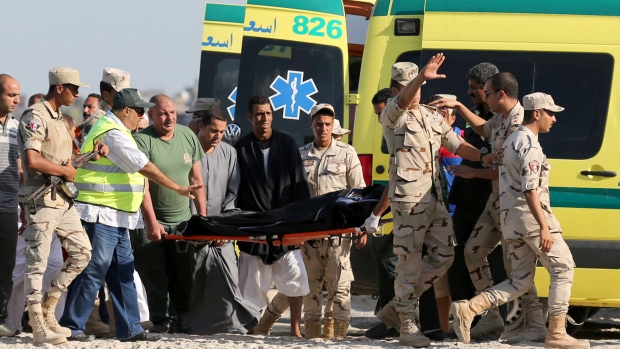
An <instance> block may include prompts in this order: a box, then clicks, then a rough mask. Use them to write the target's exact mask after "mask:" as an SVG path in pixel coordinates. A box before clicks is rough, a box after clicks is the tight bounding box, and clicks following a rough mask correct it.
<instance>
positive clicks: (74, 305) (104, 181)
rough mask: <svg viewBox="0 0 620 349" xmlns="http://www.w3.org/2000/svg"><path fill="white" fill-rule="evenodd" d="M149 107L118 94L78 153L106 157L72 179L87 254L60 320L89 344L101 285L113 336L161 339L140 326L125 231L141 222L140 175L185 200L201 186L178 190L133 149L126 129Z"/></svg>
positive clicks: (134, 94) (131, 94) (128, 93)
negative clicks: (98, 148) (104, 150)
mask: <svg viewBox="0 0 620 349" xmlns="http://www.w3.org/2000/svg"><path fill="white" fill-rule="evenodd" d="M152 106H153V104H152V103H147V102H145V101H144V100H142V97H141V96H140V93H139V92H138V90H136V89H133V88H126V89H123V90H121V91H120V92H119V93H118V94H117V95H116V96H115V97H114V106H113V107H112V109H111V110H108V111H107V113H106V115H105V116H103V117H101V118H100V119H99V120H98V121H97V122H96V123H95V124H94V125H93V128H92V129H91V131H90V132H89V134H88V136H87V137H86V139H85V140H84V144H83V145H82V152H89V151H91V150H92V149H93V147H94V145H95V143H96V142H98V141H101V142H102V143H103V144H104V145H107V146H108V147H109V148H110V151H109V154H108V156H107V157H104V158H101V159H100V160H97V161H94V162H91V163H89V164H87V165H86V166H84V167H83V168H80V169H79V170H78V173H77V176H76V178H75V186H76V187H77V188H78V189H79V190H80V194H79V196H78V197H77V199H76V203H75V207H76V209H77V211H78V213H79V215H80V219H81V220H82V224H83V225H84V228H85V230H86V232H87V233H88V235H89V238H90V241H91V244H92V246H93V250H92V259H91V261H90V263H89V264H88V266H87V267H86V269H85V270H84V272H83V273H82V274H81V275H80V277H79V278H76V279H75V281H74V285H73V287H72V288H71V290H70V292H69V294H68V296H67V303H66V306H65V312H64V314H63V317H62V318H61V319H60V323H61V324H64V326H66V327H68V328H70V329H71V337H69V340H76V341H92V340H94V336H92V335H86V334H84V327H85V324H86V321H87V320H88V316H89V314H90V313H91V310H92V307H93V304H94V301H95V298H96V297H97V292H98V290H99V289H100V288H101V285H102V284H103V282H104V281H105V282H106V283H107V285H108V290H109V291H110V295H111V298H112V301H113V303H114V312H115V320H116V321H115V323H116V336H117V338H118V339H119V340H121V341H132V342H133V341H154V340H159V339H161V335H157V334H150V333H148V332H146V331H144V330H143V329H142V327H141V326H140V316H139V311H138V300H137V295H136V287H135V285H134V280H133V270H134V262H133V254H132V249H131V243H130V241H129V229H136V228H139V227H141V225H142V224H143V223H142V217H141V214H140V205H141V204H142V199H143V197H144V192H145V190H146V188H145V179H144V177H147V178H148V179H150V180H152V181H154V182H156V183H159V184H161V185H162V186H165V187H166V188H169V189H171V190H174V191H175V192H177V193H178V194H179V195H182V196H188V197H192V194H191V192H192V191H194V190H196V189H198V188H201V187H202V183H200V184H195V185H191V186H180V185H178V184H176V183H175V182H174V181H172V180H171V179H169V178H168V177H166V176H165V175H164V174H163V173H162V172H161V171H160V170H159V169H158V168H157V167H156V166H155V165H154V164H153V163H152V162H149V161H148V159H147V158H146V156H145V155H144V154H143V153H142V152H140V151H138V147H137V145H136V142H135V140H134V139H133V137H132V135H131V130H135V129H136V127H137V125H138V122H139V121H140V120H141V119H142V117H143V115H144V109H145V108H149V107H152Z"/></svg>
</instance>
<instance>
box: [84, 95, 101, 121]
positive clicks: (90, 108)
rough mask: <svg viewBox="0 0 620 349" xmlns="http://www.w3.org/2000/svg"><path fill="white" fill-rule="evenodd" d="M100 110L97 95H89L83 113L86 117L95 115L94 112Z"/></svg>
mask: <svg viewBox="0 0 620 349" xmlns="http://www.w3.org/2000/svg"><path fill="white" fill-rule="evenodd" d="M97 110H99V100H98V99H97V98H95V97H88V98H86V100H85V101H84V111H83V113H82V115H83V116H84V118H87V117H89V116H93V114H94V113H95V112H96V111H97Z"/></svg>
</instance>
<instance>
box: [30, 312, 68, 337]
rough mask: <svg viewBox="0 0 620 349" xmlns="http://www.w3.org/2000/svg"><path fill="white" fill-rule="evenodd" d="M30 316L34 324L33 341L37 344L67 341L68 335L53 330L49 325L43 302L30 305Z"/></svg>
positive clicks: (31, 322) (32, 324)
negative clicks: (44, 314)
mask: <svg viewBox="0 0 620 349" xmlns="http://www.w3.org/2000/svg"><path fill="white" fill-rule="evenodd" d="M28 316H29V317H30V325H31V326H32V341H33V343H34V344H35V345H37V344H43V343H48V344H54V345H58V344H63V343H66V342H67V337H65V336H62V335H60V334H58V333H56V332H54V331H52V330H51V329H50V328H49V327H48V326H47V323H46V321H45V318H44V317H43V310H42V309H41V304H33V305H29V306H28Z"/></svg>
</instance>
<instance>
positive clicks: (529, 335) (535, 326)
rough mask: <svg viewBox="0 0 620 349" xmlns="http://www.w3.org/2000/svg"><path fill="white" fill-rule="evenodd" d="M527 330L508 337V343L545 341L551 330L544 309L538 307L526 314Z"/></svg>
mask: <svg viewBox="0 0 620 349" xmlns="http://www.w3.org/2000/svg"><path fill="white" fill-rule="evenodd" d="M525 324H526V325H525V326H526V327H525V330H524V331H523V332H521V333H519V334H518V335H516V336H513V337H510V338H508V339H506V343H508V344H517V343H520V342H539V343H542V342H544V341H545V337H546V336H547V333H548V332H549V331H548V330H547V325H546V321H545V317H544V316H543V313H542V309H537V310H534V311H531V312H529V313H526V314H525Z"/></svg>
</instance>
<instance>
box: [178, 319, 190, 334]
mask: <svg viewBox="0 0 620 349" xmlns="http://www.w3.org/2000/svg"><path fill="white" fill-rule="evenodd" d="M174 333H185V334H191V333H192V328H191V327H190V326H189V324H188V323H187V321H185V319H183V318H181V317H180V318H178V319H177V326H176V331H175V332H174Z"/></svg>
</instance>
